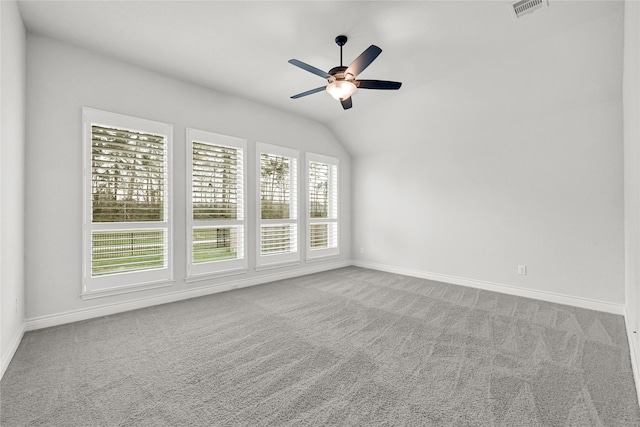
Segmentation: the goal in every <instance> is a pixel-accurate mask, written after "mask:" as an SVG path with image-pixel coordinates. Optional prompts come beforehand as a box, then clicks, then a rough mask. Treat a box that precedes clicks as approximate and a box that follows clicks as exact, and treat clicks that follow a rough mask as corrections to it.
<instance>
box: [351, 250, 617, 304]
mask: <svg viewBox="0 0 640 427" xmlns="http://www.w3.org/2000/svg"><path fill="white" fill-rule="evenodd" d="M352 264H353V265H355V266H356V267H364V268H370V269H372V270H380V271H386V272H388V273H396V274H402V275H405V276H413V277H419V278H421V279H428V280H435V281H437V282H445V283H451V284H453V285H461V286H469V287H471V288H477V289H484V290H486V291H493V292H500V293H503V294H509V295H516V296H519V297H525V298H532V299H537V300H542V301H548V302H554V303H557V304H565V305H571V306H574V307H580V308H587V309H590V310H596V311H604V312H606V313H612V314H618V315H623V314H624V305H623V304H614V303H610V302H605V301H597V300H592V299H588V298H580V297H574V296H570V295H563V294H558V293H555V292H547V291H538V290H534V289H526V288H520V287H516V286H511V285H504V284H501V283H493V282H487V281H484V280H476V279H468V278H466V277H457V276H448V275H446V274H440V273H431V272H428V271H421V270H413V269H409V268H401V267H393V266H390V265H384V264H378V263H374V262H368V261H360V260H354V261H353V263H352Z"/></svg>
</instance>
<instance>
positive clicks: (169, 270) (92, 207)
mask: <svg viewBox="0 0 640 427" xmlns="http://www.w3.org/2000/svg"><path fill="white" fill-rule="evenodd" d="M172 135H173V127H172V126H171V125H170V124H166V123H160V122H155V121H152V120H146V119H140V118H137V117H131V116H126V115H123V114H115V113H109V112H106V111H99V110H94V109H90V108H83V158H84V168H83V170H84V177H85V178H84V194H85V197H84V202H85V203H84V210H83V213H84V222H83V224H84V233H83V235H84V238H83V249H84V250H83V288H82V294H81V295H82V297H83V298H85V297H87V298H89V297H93V296H94V295H97V296H99V295H111V294H113V293H119V292H124V289H125V288H129V287H135V288H145V289H146V288H148V287H154V286H161V285H163V284H166V283H167V282H170V281H171V280H172V279H173V257H172V251H171V250H170V247H171V245H172V239H173V230H172V225H173V224H172V220H171V217H170V212H171V208H172V207H171V179H170V170H171V167H170V158H171V138H172Z"/></svg>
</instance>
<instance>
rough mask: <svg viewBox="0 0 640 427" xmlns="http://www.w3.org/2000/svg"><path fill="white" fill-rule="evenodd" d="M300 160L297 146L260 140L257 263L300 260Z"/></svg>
mask: <svg viewBox="0 0 640 427" xmlns="http://www.w3.org/2000/svg"><path fill="white" fill-rule="evenodd" d="M297 162H298V151H297V150H292V149H289V148H284V147H279V146H276V145H269V144H263V143H258V144H257V165H258V167H259V168H260V174H259V178H258V179H259V181H258V188H259V189H260V191H259V192H258V206H259V209H260V212H258V215H257V218H258V226H257V229H258V239H257V240H258V248H257V252H258V256H257V267H264V266H270V265H277V264H282V263H292V262H299V261H300V253H299V251H298V187H297V183H298V178H297V174H298V164H297Z"/></svg>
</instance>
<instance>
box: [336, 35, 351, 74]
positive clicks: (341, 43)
mask: <svg viewBox="0 0 640 427" xmlns="http://www.w3.org/2000/svg"><path fill="white" fill-rule="evenodd" d="M347 40H348V39H347V36H338V37H336V44H337V45H338V46H340V66H341V67H342V46H344V45H345V44H347Z"/></svg>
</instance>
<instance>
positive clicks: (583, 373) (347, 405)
mask: <svg viewBox="0 0 640 427" xmlns="http://www.w3.org/2000/svg"><path fill="white" fill-rule="evenodd" d="M0 393H1V394H0V399H1V411H2V412H1V414H0V424H1V425H2V426H23V425H24V426H42V425H47V426H235V425H238V426H325V425H327V426H328V425H332V426H334V425H336V426H340V425H345V426H364V425H367V426H368V425H375V426H378V425H379V426H581V427H582V426H638V425H640V410H639V407H638V403H637V398H636V392H635V388H634V382H633V375H632V370H631V362H630V358H629V348H628V343H627V338H626V336H625V327H624V322H623V318H622V317H621V316H616V315H611V314H606V313H600V312H595V311H590V310H584V309H579V308H574V307H568V306H563V305H558V304H552V303H547V302H541V301H536V300H531V299H526V298H519V297H513V296H509V295H503V294H498V293H493V292H487V291H481V290H477V289H472V288H466V287H460V286H455V285H449V284H444V283H438V282H433V281H428V280H423V279H417V278H412V277H407V276H401V275H397V274H390V273H383V272H377V271H373V270H368V269H362V268H356V267H348V268H343V269H338V270H333V271H329V272H324V273H318V274H313V275H309V276H304V277H298V278H294V279H288V280H282V281H278V282H274V283H270V284H265V285H260V286H255V287H251V288H245V289H238V290H234V291H230V292H225V293H220V294H216V295H210V296H206V297H201V298H196V299H192V300H188V301H181V302H177V303H172V304H166V305H162V306H156V307H150V308H146V309H141V310H136V311H131V312H127V313H121V314H117V315H112V316H106V317H101V318H97V319H92V320H88V321H83V322H78V323H73V324H68V325H62V326H57V327H53V328H48V329H42V330H37V331H32V332H28V333H26V334H25V336H24V339H23V341H22V343H21V344H20V346H19V348H18V350H17V352H16V354H15V357H14V359H13V361H12V362H11V364H10V366H9V368H8V370H7V372H6V373H5V376H4V378H3V379H2V381H1V382H0Z"/></svg>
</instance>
